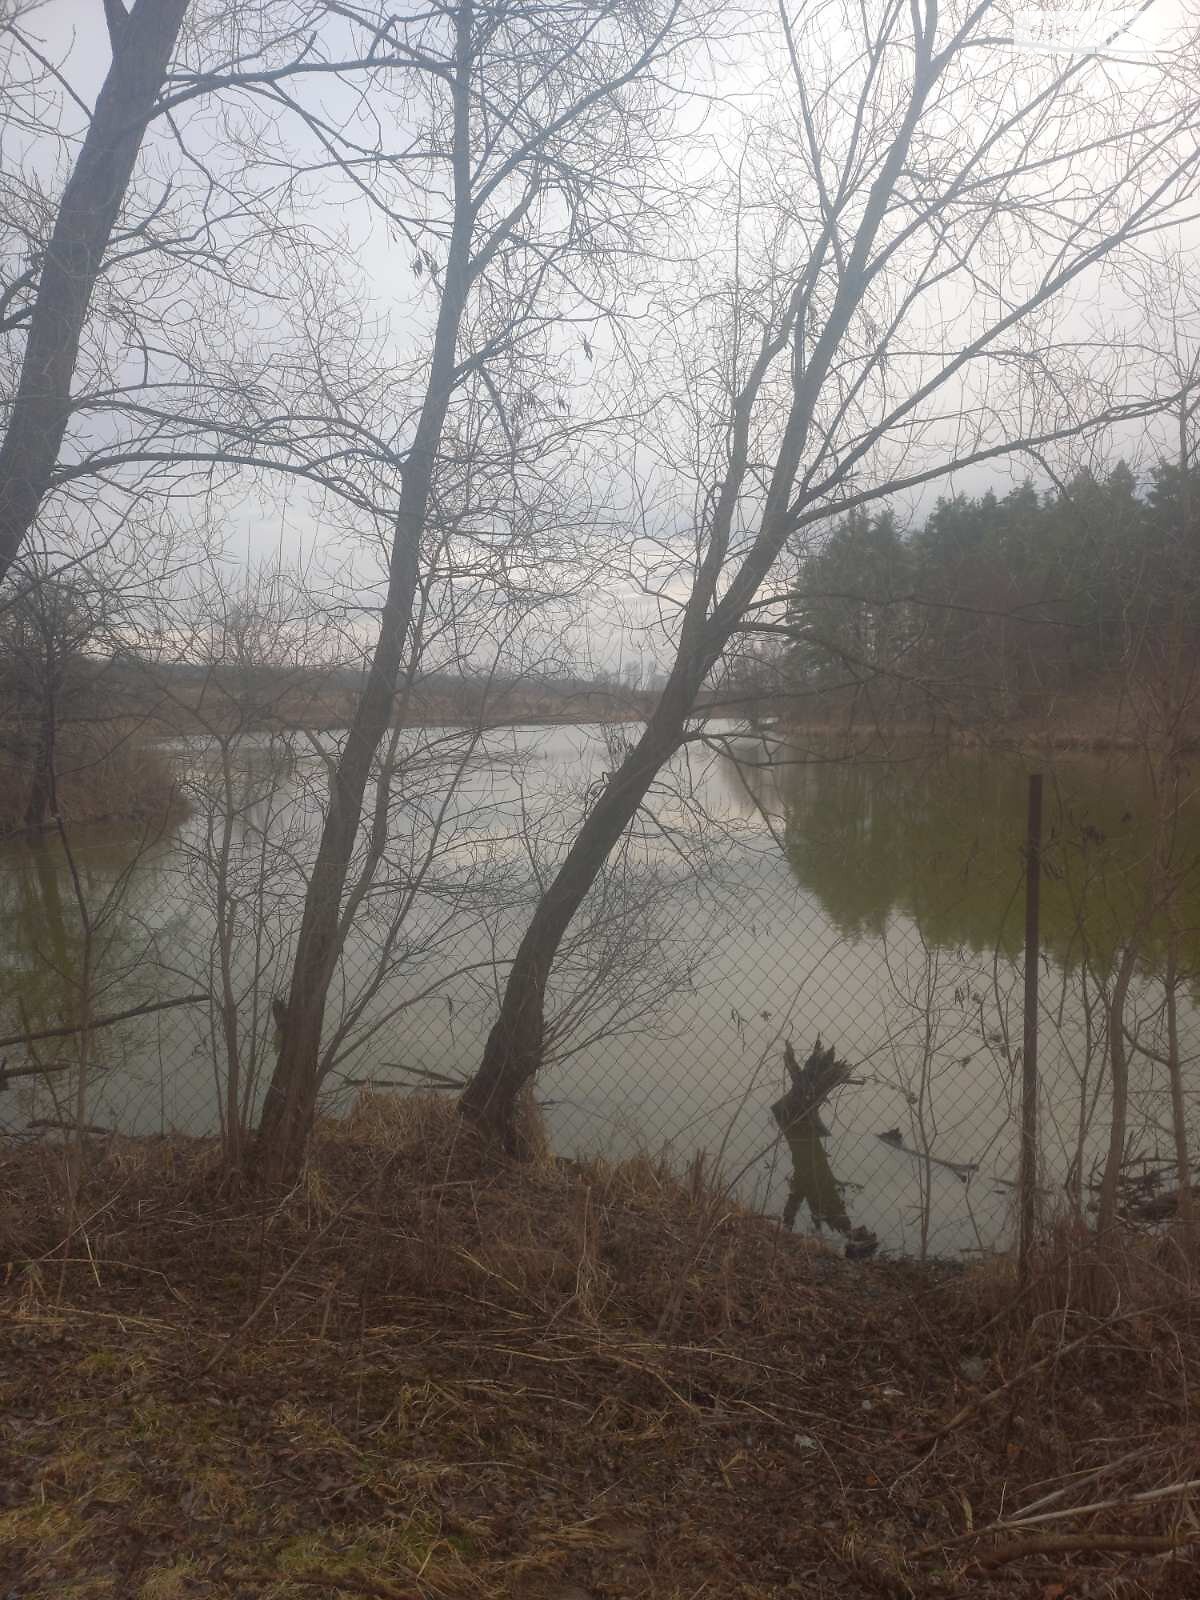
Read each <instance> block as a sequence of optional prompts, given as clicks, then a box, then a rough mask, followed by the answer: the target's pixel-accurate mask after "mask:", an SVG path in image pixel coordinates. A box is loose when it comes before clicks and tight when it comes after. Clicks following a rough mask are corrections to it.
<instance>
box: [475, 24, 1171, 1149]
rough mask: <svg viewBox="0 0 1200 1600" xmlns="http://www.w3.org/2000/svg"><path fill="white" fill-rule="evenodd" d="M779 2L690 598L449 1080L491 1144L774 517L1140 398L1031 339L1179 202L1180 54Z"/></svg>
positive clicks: (938, 471) (751, 596)
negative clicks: (616, 855)
mask: <svg viewBox="0 0 1200 1600" xmlns="http://www.w3.org/2000/svg"><path fill="white" fill-rule="evenodd" d="M780 18H781V27H782V34H783V43H784V47H785V52H784V53H785V60H786V65H787V69H788V70H789V72H790V80H791V81H790V103H789V105H788V108H787V111H786V113H784V114H781V115H780V116H779V117H778V118H777V120H776V122H775V125H774V126H773V127H771V128H769V129H765V130H763V129H758V130H756V137H757V138H759V139H761V141H762V144H761V148H762V149H763V150H764V152H765V155H766V160H765V163H764V164H765V165H766V168H767V171H766V173H765V175H764V177H763V179H762V180H761V181H762V183H763V185H764V188H763V192H762V193H761V195H755V196H754V200H755V201H757V204H752V203H751V201H749V200H747V199H746V198H745V196H746V193H747V188H748V186H749V183H750V177H749V175H748V168H749V167H750V166H751V163H750V161H749V160H747V161H745V162H743V163H742V165H741V167H740V168H739V173H738V184H737V189H736V194H737V197H738V204H739V208H740V209H739V212H738V213H736V214H735V217H734V219H733V220H732V222H730V223H729V224H727V225H728V226H729V227H730V230H731V231H732V232H733V234H734V235H735V237H736V238H737V239H738V241H739V246H740V247H744V248H741V249H740V253H739V254H738V256H737V259H736V261H735V267H734V270H733V275H732V284H731V287H730V289H729V291H728V293H727V295H726V297H725V308H726V314H725V317H724V319H723V320H722V321H721V322H720V323H719V324H718V325H717V327H716V328H715V329H714V328H712V326H711V320H710V341H711V343H712V344H713V345H714V346H715V347H716V350H717V351H718V355H719V359H718V361H717V363H715V366H716V374H715V375H714V363H712V362H709V363H708V364H707V365H706V367H705V368H704V369H703V373H701V369H700V367H699V363H697V364H696V367H695V370H694V372H693V375H692V381H691V384H690V393H692V394H698V395H700V396H701V398H702V399H703V400H704V401H705V404H706V405H707V407H709V408H710V413H711V414H710V415H708V417H707V418H706V419H705V418H703V416H702V420H701V422H700V423H699V424H696V423H695V422H693V426H692V427H691V429H690V431H689V440H691V439H695V438H696V437H697V436H699V437H700V438H702V439H705V440H707V441H709V451H708V455H707V459H706V460H705V459H701V461H700V471H699V472H698V473H697V474H696V480H697V481H696V492H695V503H696V507H697V514H696V517H695V520H694V522H693V523H692V527H691V528H690V529H689V532H688V535H687V537H688V539H689V541H690V546H691V549H690V555H688V556H687V557H685V558H682V559H681V560H680V562H679V565H678V567H676V568H675V569H674V570H673V571H672V573H671V574H670V576H671V580H672V585H673V587H671V588H669V589H668V590H667V591H666V594H665V596H664V603H670V597H671V596H672V595H678V594H679V593H680V591H681V590H682V592H683V593H684V594H685V595H686V598H685V599H683V600H682V601H675V604H676V605H677V606H678V616H679V620H678V625H677V630H676V644H677V650H676V656H675V662H674V666H673V668H672V671H671V674H670V678H669V681H668V683H667V686H666V688H665V690H664V691H663V693H662V695H661V696H660V698H659V701H658V704H657V706H656V707H655V709H654V711H653V713H652V715H651V716H650V718H649V721H648V723H647V725H646V729H645V732H644V733H643V735H642V737H641V739H640V740H639V742H638V744H637V745H636V747H635V748H634V749H632V750H631V751H630V753H629V755H628V757H627V758H626V760H625V761H624V763H623V764H622V766H621V768H620V769H619V770H618V771H617V772H616V773H615V774H614V775H613V776H612V778H611V780H610V781H609V782H608V784H607V785H606V786H605V788H604V790H603V792H602V793H600V794H599V795H598V796H597V798H596V800H595V802H594V804H593V805H592V807H591V809H590V811H589V812H588V814H587V816H586V818H585V820H584V821H583V823H582V825H581V827H580V829H579V832H578V834H577V835H576V838H575V840H574V842H573V844H572V846H571V848H570V850H569V851H568V853H567V855H566V857H565V859H564V861H563V863H562V865H561V867H560V869H559V871H558V873H557V874H556V876H555V878H554V880H553V881H552V883H551V884H550V885H549V886H548V888H547V890H546V893H545V895H544V896H543V898H542V900H541V902H540V903H539V905H538V907H537V909H536V911H535V912H534V915H533V917H532V919H531V921H530V923H529V926H528V929H527V931H526V934H525V936H524V938H523V940H522V943H521V946H520V948H519V950H518V952H517V955H516V958H515V960H514V962H513V965H512V969H511V972H510V975H509V979H508V983H507V986H506V988H505V992H504V996H503V1000H502V1003H501V1006H500V1012H499V1016H498V1017H497V1020H496V1022H495V1025H494V1027H493V1029H492V1032H491V1035H490V1038H489V1040H488V1045H487V1048H486V1051H485V1053H484V1056H483V1060H482V1062H481V1064H480V1066H479V1069H478V1071H477V1073H476V1075H475V1077H474V1078H473V1080H472V1082H471V1084H470V1086H469V1087H468V1089H467V1091H466V1093H465V1094H464V1096H463V1100H462V1107H463V1110H464V1112H465V1114H466V1115H467V1116H468V1117H470V1118H471V1119H473V1120H474V1121H476V1122H477V1123H480V1124H482V1125H483V1126H485V1127H487V1128H488V1129H490V1130H492V1131H494V1132H495V1133H496V1134H498V1135H499V1136H501V1137H502V1138H504V1139H505V1140H506V1141H507V1142H508V1143H510V1144H511V1143H512V1142H513V1129H514V1121H513V1107H514V1105H515V1103H516V1097H517V1095H518V1093H519V1092H520V1089H521V1087H522V1086H523V1085H524V1084H525V1083H527V1082H528V1081H529V1079H530V1078H531V1077H532V1076H533V1074H534V1073H536V1071H537V1070H538V1066H539V1064H540V1060H541V1053H542V1048H543V1037H544V1006H545V997H546V990H547V983H548V980H549V977H550V973H551V969H552V966H553V964H554V961H555V957H556V953H557V951H558V948H559V945H560V942H561V940H562V938H563V936H564V934H565V932H566V930H567V928H568V927H569V926H570V923H571V921H572V919H573V918H574V916H575V915H576V913H577V911H578V910H579V908H580V906H581V905H582V903H583V901H584V899H585V897H586V896H587V894H588V892H589V890H590V889H591V886H592V884H593V883H594V882H595V879H596V876H597V874H598V872H599V871H600V869H601V866H602V864H603V862H604V861H605V859H606V857H607V856H608V854H609V852H610V851H611V850H612V849H613V847H614V846H615V844H616V843H617V841H618V840H619V839H620V837H621V835H622V833H623V831H624V830H625V828H626V827H627V826H628V825H629V823H630V821H631V819H632V818H633V817H634V815H635V814H636V812H637V810H638V808H639V807H640V806H641V805H642V804H643V802H644V801H645V799H646V797H647V795H648V793H649V792H650V789H651V786H652V785H653V783H654V781H655V778H656V775H657V774H658V772H659V771H660V770H661V768H662V767H663V765H664V763H666V762H667V761H668V760H669V759H670V757H671V756H672V755H673V753H674V752H675V751H677V750H678V749H679V748H680V746H681V745H682V744H683V743H684V742H685V740H686V739H687V738H688V737H689V736H690V735H691V734H692V733H694V731H695V729H694V726H693V720H692V719H693V715H694V711H695V708H696V705H697V699H698V696H699V695H700V693H701V690H702V688H703V686H704V684H705V682H706V680H707V678H708V676H709V674H710V673H711V672H712V671H713V669H714V667H715V666H716V664H717V663H718V661H719V660H720V659H721V656H722V652H723V651H724V650H725V649H726V647H727V646H728V644H729V642H730V641H731V640H732V639H734V638H735V637H736V636H737V635H738V634H739V632H741V631H742V630H744V629H746V628H747V627H751V628H752V627H753V621H754V618H755V616H756V615H759V614H763V608H764V607H765V608H769V607H770V606H771V605H772V603H774V597H773V595H772V594H771V593H770V592H769V589H768V592H767V594H766V595H765V596H764V594H763V590H764V586H768V585H769V583H770V579H771V575H772V571H773V569H774V568H775V565H776V562H777V561H778V559H779V557H780V555H781V553H782V552H783V551H784V549H785V547H786V545H787V542H788V541H789V539H794V538H795V536H796V535H797V533H799V532H801V531H802V530H804V529H805V528H806V527H811V526H813V525H815V524H817V523H818V522H820V521H822V520H826V519H828V517H829V516H830V514H831V513H837V512H842V511H845V510H848V509H850V508H853V507H854V506H856V505H863V504H866V503H869V502H870V501H872V500H874V499H876V498H878V497H880V496H882V495H886V494H889V493H895V492H896V491H897V490H901V489H904V488H907V487H912V486H915V485H919V484H920V483H923V482H927V481H930V480H932V479H934V478H936V477H938V476H940V475H942V474H944V473H946V472H948V471H952V470H955V469H957V468H961V467H964V466H967V465H971V464H978V463H980V462H984V461H987V460H991V459H995V458H997V457H999V456H1001V455H1004V454H1007V453H1010V452H1012V451H1014V450H1017V449H1021V448H1032V447H1048V446H1050V445H1052V444H1053V443H1054V442H1055V441H1057V440H1059V439H1061V438H1064V437H1067V436H1069V435H1071V434H1072V433H1075V432H1077V431H1079V430H1080V428H1081V426H1085V425H1086V424H1081V423H1080V421H1079V416H1080V411H1081V408H1082V409H1083V411H1084V413H1085V414H1086V416H1087V418H1088V423H1094V422H1095V421H1097V420H1099V419H1111V418H1112V417H1114V416H1117V415H1126V414H1137V412H1138V410H1139V406H1138V404H1137V402H1136V401H1130V400H1128V399H1126V398H1125V397H1124V395H1123V394H1119V393H1118V392H1117V391H1116V390H1115V389H1113V388H1111V387H1106V386H1105V384H1104V383H1103V382H1102V381H1100V380H1101V378H1102V377H1103V376H1105V375H1103V374H1100V373H1099V372H1098V370H1097V368H1098V365H1099V363H1098V359H1097V352H1096V347H1095V345H1093V344H1091V343H1090V342H1089V344H1088V346H1087V352H1088V357H1089V359H1090V360H1092V361H1093V363H1094V365H1093V370H1092V371H1091V372H1090V374H1089V372H1088V371H1086V370H1084V367H1083V365H1082V363H1079V362H1076V363H1074V364H1073V363H1072V361H1071V359H1070V356H1069V350H1068V345H1067V342H1066V340H1065V339H1064V340H1062V342H1061V343H1060V344H1059V345H1058V348H1057V349H1056V350H1055V354H1054V357H1053V359H1051V358H1049V357H1048V354H1047V351H1048V348H1050V349H1054V348H1055V345H1056V332H1055V328H1056V324H1055V320H1054V319H1055V317H1056V316H1057V315H1059V314H1060V308H1061V314H1063V315H1065V313H1066V309H1067V306H1068V302H1069V298H1070V294H1071V292H1072V291H1073V290H1082V289H1083V288H1084V287H1085V286H1086V285H1091V286H1092V288H1093V290H1094V288H1095V286H1096V285H1097V284H1098V283H1099V282H1100V281H1101V274H1100V269H1101V267H1102V266H1103V263H1104V262H1105V260H1106V258H1108V257H1109V256H1111V255H1112V254H1113V253H1114V252H1115V251H1118V250H1120V249H1121V248H1122V247H1125V246H1129V247H1131V248H1133V247H1136V245H1137V243H1138V241H1140V240H1142V239H1144V238H1147V237H1150V236H1153V235H1154V233H1155V232H1156V231H1157V230H1158V229H1160V228H1161V227H1163V226H1164V225H1165V224H1166V223H1167V222H1169V221H1170V220H1172V219H1175V218H1178V217H1179V216H1180V215H1182V214H1183V212H1184V211H1185V210H1186V203H1187V200H1188V197H1189V196H1190V195H1191V194H1192V192H1193V189H1194V185H1195V180H1196V174H1197V168H1198V163H1200V156H1198V154H1197V149H1196V144H1195V138H1194V128H1195V123H1196V117H1197V100H1196V91H1195V84H1194V81H1193V78H1192V75H1191V72H1190V68H1189V67H1188V65H1187V59H1186V57H1185V56H1184V55H1183V54H1181V55H1180V56H1179V57H1174V56H1170V57H1164V58H1163V60H1162V61H1160V62H1159V63H1157V64H1155V65H1153V66H1144V67H1141V66H1139V67H1137V68H1133V69H1128V68H1125V67H1123V66H1121V65H1119V64H1116V65H1114V64H1113V63H1111V62H1109V61H1106V60H1105V59H1103V58H1102V57H1099V56H1090V57H1089V56H1076V57H1073V58H1070V59H1068V60H1067V61H1066V62H1065V63H1064V62H1063V61H1061V60H1057V59H1054V58H1049V59H1047V58H1031V57H1028V56H1020V55H1018V54H1015V53H1014V52H1013V51H1012V49H1011V41H1009V40H1007V39H1006V38H1004V37H997V35H998V34H1003V32H1004V30H1003V29H1002V28H1000V27H999V26H998V24H999V22H1000V17H999V13H998V11H997V8H996V7H994V6H993V5H992V4H990V3H988V0H983V3H981V4H978V5H974V6H968V7H967V8H965V9H964V10H962V11H960V12H957V13H954V14H952V15H949V16H946V15H943V14H942V13H941V12H940V11H939V9H938V8H937V7H935V6H934V5H933V4H932V3H930V4H925V5H914V6H912V7H911V8H909V7H905V6H901V5H899V4H896V5H888V6H885V7H884V8H882V9H881V10H878V11H871V12H870V13H867V12H859V11H857V10H855V8H853V7H851V6H849V5H842V4H840V3H838V0H834V3H832V4H826V5H821V6H817V7H813V8H809V9H808V10H806V11H805V12H803V13H802V14H801V15H799V16H797V17H795V18H793V17H789V15H788V13H787V11H786V9H784V8H782V7H781V10H780ZM1181 63H1182V65H1181ZM764 212H766V213H767V214H769V215H771V216H772V217H774V218H775V219H777V221H776V225H775V226H773V227H772V228H770V229H768V230H767V244H768V246H769V251H768V256H769V259H768V261H767V263H766V266H765V267H764V268H763V270H762V271H760V273H759V274H758V276H757V279H754V278H753V276H752V274H751V272H750V268H749V265H748V260H749V258H750V256H751V249H750V245H751V242H752V238H753V233H752V230H751V228H750V227H749V226H748V224H747V223H746V221H745V218H746V216H747V214H749V215H751V216H755V217H757V216H761V215H762V214H763V213H764ZM712 304H713V300H712V298H711V297H706V301H705V311H706V315H708V314H709V308H710V307H711V306H712ZM1073 365H1074V370H1071V368H1072V366H1073ZM1056 369H1057V370H1056ZM1109 376H1111V375H1109ZM722 384H723V385H724V388H725V393H726V398H725V402H724V403H723V404H721V403H720V390H721V386H722ZM1064 386H1065V387H1064ZM1068 391H1069V399H1070V402H1071V403H1070V404H1068V403H1067V392H1068ZM705 422H706V423H707V426H705ZM696 458H697V451H696V450H695V449H693V450H692V451H691V459H692V460H695V459H696ZM766 614H767V615H768V616H769V609H768V610H767V612H766Z"/></svg>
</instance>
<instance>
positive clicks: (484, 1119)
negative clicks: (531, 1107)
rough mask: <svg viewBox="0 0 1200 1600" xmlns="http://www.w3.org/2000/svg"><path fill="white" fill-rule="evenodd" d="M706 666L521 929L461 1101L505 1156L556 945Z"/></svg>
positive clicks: (666, 754)
mask: <svg viewBox="0 0 1200 1600" xmlns="http://www.w3.org/2000/svg"><path fill="white" fill-rule="evenodd" d="M706 668H707V663H705V666H704V667H702V668H700V670H699V671H698V672H696V671H693V672H691V673H688V674H686V675H685V674H683V673H679V674H678V681H673V682H672V683H670V684H668V686H667V688H666V690H665V691H664V692H663V696H662V699H661V700H660V701H659V703H658V706H657V707H656V708H655V711H654V713H653V714H652V716H651V718H650V721H649V722H648V723H647V724H646V730H645V732H644V733H643V734H642V737H641V738H640V739H639V740H638V742H637V744H636V745H635V746H634V748H633V749H632V750H631V751H630V753H629V754H628V755H627V756H626V758H625V761H624V762H623V764H622V765H621V767H620V768H619V769H618V770H617V772H616V773H614V774H613V776H612V778H611V779H610V780H609V782H608V784H607V786H606V787H605V789H604V792H603V793H602V794H601V796H600V798H599V800H598V801H597V802H596V804H595V806H594V807H593V809H592V811H591V812H590V813H589V815H588V816H587V818H586V819H585V821H584V823H583V826H582V827H581V828H580V830H579V832H578V833H577V834H576V836H575V839H574V841H573V843H572V845H571V848H570V849H569V850H568V851H567V854H566V857H565V859H564V860H563V863H562V865H561V866H560V867H559V869H558V871H557V873H555V875H554V879H553V881H552V882H551V884H550V887H549V888H548V889H547V891H546V892H545V894H544V895H543V896H542V898H541V900H540V901H539V902H538V906H537V909H536V910H535V911H534V914H533V917H532V918H531V920H530V923H529V926H528V928H527V929H526V930H525V937H524V938H523V939H522V940H521V943H520V946H519V948H518V950H517V954H516V957H515V958H514V960H513V964H512V967H511V969H510V971H509V975H508V982H507V984H506V986H505V990H504V998H503V1000H502V1002H501V1005H500V1014H499V1016H498V1017H497V1018H496V1022H495V1024H494V1026H493V1028H492V1031H491V1033H490V1034H489V1035H488V1041H487V1045H486V1047H485V1049H484V1053H483V1059H482V1061H481V1062H480V1065H479V1068H478V1070H477V1071H476V1073H475V1076H474V1077H473V1078H472V1079H471V1082H470V1083H469V1084H468V1085H467V1088H466V1089H465V1091H464V1092H463V1096H462V1099H461V1100H460V1102H459V1106H460V1109H461V1111H462V1113H463V1115H464V1116H465V1117H467V1118H468V1119H469V1120H470V1121H472V1122H474V1123H476V1124H477V1125H478V1126H480V1127H481V1128H483V1129H484V1130H485V1131H486V1132H487V1133H488V1134H490V1135H491V1136H493V1137H494V1138H496V1139H498V1140H499V1142H500V1143H501V1144H502V1145H503V1146H504V1147H505V1149H507V1150H508V1151H509V1152H510V1154H513V1155H521V1154H523V1151H522V1150H521V1148H520V1135H519V1118H518V1116H517V1107H518V1103H519V1096H520V1093H521V1090H522V1089H523V1088H524V1087H525V1085H526V1084H527V1083H529V1082H530V1081H531V1080H532V1079H533V1078H534V1077H535V1076H536V1074H537V1071H538V1068H539V1067H540V1066H541V1062H542V1045H543V1035H544V1032H545V1001H546V984H547V981H548V979H549V976H550V969H551V967H552V965H553V963H554V958H555V956H556V955H557V953H558V947H559V945H560V944H561V942H562V939H563V935H564V934H565V933H566V931H567V929H568V927H569V926H570V924H571V920H572V918H573V917H574V915H575V913H576V912H577V911H578V910H579V907H580V906H581V905H582V904H583V901H584V899H585V897H586V895H587V893H588V890H589V889H590V888H591V887H592V885H593V884H594V883H595V881H596V879H597V877H598V876H599V875H600V872H601V870H602V868H603V866H604V863H605V861H607V859H608V857H609V854H610V852H611V851H612V850H613V848H614V846H615V845H616V843H617V841H618V840H619V839H620V837H621V835H622V834H623V833H624V831H625V829H626V828H627V827H628V826H629V824H630V823H631V822H632V821H633V818H634V817H635V816H636V814H637V810H638V807H639V806H640V805H641V803H642V801H643V800H644V799H645V797H646V794H647V792H648V790H649V788H650V785H651V784H652V783H653V782H654V779H655V777H656V776H657V774H658V772H659V771H660V770H661V768H662V766H663V764H664V762H666V761H668V760H670V758H671V756H672V755H674V753H675V751H676V750H678V748H679V746H680V743H681V741H682V739H683V734H684V729H685V726H686V722H687V717H688V713H689V711H690V710H691V707H692V702H693V699H694V697H695V693H696V688H697V687H698V684H699V681H700V680H701V679H702V677H703V672H704V670H706ZM693 678H694V680H695V681H694V682H693V681H689V680H691V679H693Z"/></svg>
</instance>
